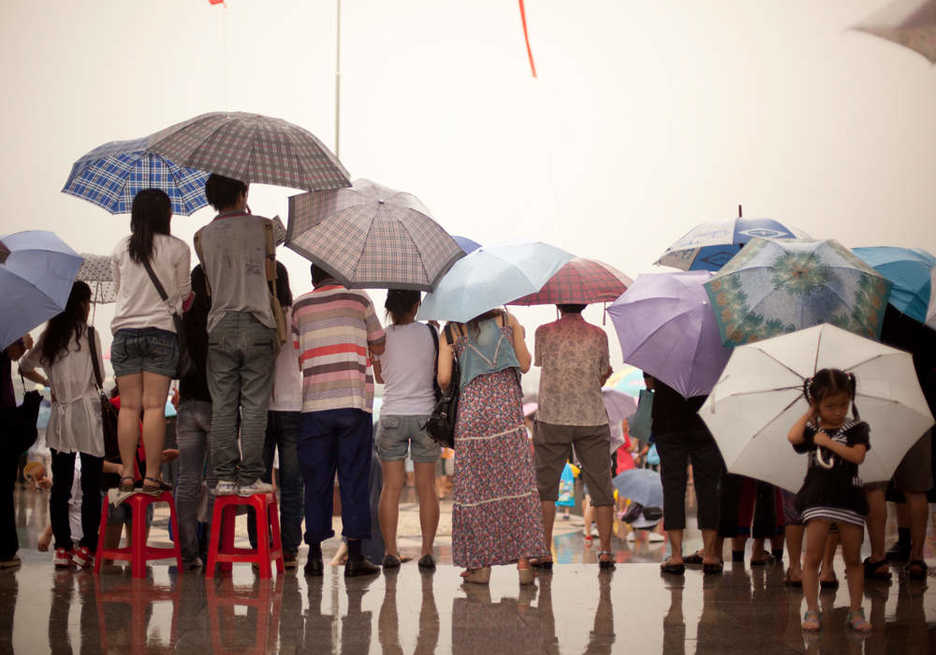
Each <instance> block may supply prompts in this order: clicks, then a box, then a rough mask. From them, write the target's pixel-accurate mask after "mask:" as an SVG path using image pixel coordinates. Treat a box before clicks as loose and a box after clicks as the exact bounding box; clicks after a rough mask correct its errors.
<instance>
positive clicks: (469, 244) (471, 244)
mask: <svg viewBox="0 0 936 655" xmlns="http://www.w3.org/2000/svg"><path fill="white" fill-rule="evenodd" d="M452 238H453V239H455V243H457V244H458V247H459V248H461V249H462V250H464V251H465V254H467V253H470V252H474V251H475V250H477V249H478V248H480V247H481V244H480V243H478V242H477V241H474V240H472V239H469V238H468V237H460V236H453V237H452Z"/></svg>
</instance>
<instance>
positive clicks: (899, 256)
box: [852, 246, 936, 323]
mask: <svg viewBox="0 0 936 655" xmlns="http://www.w3.org/2000/svg"><path fill="white" fill-rule="evenodd" d="M852 252H853V253H855V254H856V255H858V257H859V258H860V259H861V260H862V261H863V262H864V263H865V264H867V265H868V266H870V267H871V268H873V269H874V270H876V271H877V272H878V273H880V274H881V275H883V276H884V277H886V278H887V279H888V280H890V281H891V282H893V283H894V286H893V287H891V292H890V299H889V302H890V304H892V305H893V306H894V307H896V308H897V309H899V310H900V311H901V312H903V313H904V314H906V315H907V316H909V317H910V318H913V319H916V320H917V321H919V322H920V323H925V322H926V308H927V307H928V306H929V302H930V294H931V289H930V277H931V275H932V272H933V267H934V266H936V257H933V256H932V255H931V254H929V253H928V252H926V251H925V250H921V249H919V248H896V247H892V246H880V247H877V248H852Z"/></svg>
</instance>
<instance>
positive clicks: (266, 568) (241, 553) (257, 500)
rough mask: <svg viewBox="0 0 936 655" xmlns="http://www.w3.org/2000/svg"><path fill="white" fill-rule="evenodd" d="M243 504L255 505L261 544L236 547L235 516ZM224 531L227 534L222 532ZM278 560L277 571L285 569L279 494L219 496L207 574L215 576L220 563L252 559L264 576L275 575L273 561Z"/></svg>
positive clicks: (209, 546)
mask: <svg viewBox="0 0 936 655" xmlns="http://www.w3.org/2000/svg"><path fill="white" fill-rule="evenodd" d="M240 505H247V506H248V507H253V509H254V516H255V520H256V522H257V547H256V548H235V547H234V519H235V517H236V516H237V508H238V506H240ZM222 530H223V535H222ZM271 530H272V533H273V547H272V548H270V531H271ZM271 559H272V560H275V561H276V572H277V573H282V572H283V542H282V539H281V538H280V523H279V512H278V511H277V505H276V496H274V495H273V494H254V495H253V496H247V497H242V496H217V497H215V501H214V511H213V512H212V516H211V540H210V541H209V542H208V562H207V563H206V565H205V577H207V578H213V577H214V572H215V565H216V564H228V567H225V568H226V569H229V567H230V564H231V563H233V562H252V563H254V564H256V565H257V566H258V567H259V569H260V578H261V579H266V578H269V577H271V575H272V573H273V572H272V569H271V567H270V560H271Z"/></svg>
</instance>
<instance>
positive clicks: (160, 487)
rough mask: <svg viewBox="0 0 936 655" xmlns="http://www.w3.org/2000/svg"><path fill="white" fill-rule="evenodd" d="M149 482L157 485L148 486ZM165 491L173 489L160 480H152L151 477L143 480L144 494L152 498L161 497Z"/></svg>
mask: <svg viewBox="0 0 936 655" xmlns="http://www.w3.org/2000/svg"><path fill="white" fill-rule="evenodd" d="M147 482H155V483H156V484H146V483H147ZM164 491H172V487H170V486H169V485H168V484H166V483H165V482H163V481H162V480H160V479H159V478H151V477H149V476H146V477H145V478H143V493H145V494H149V495H150V496H159V495H160V494H162V492H164Z"/></svg>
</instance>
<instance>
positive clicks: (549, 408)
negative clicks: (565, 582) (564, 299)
mask: <svg viewBox="0 0 936 655" xmlns="http://www.w3.org/2000/svg"><path fill="white" fill-rule="evenodd" d="M556 307H557V308H558V309H559V312H560V314H561V317H560V318H559V320H558V321H554V322H552V323H547V324H546V325H541V326H540V327H538V328H537V329H536V342H535V355H534V362H533V363H534V365H536V366H540V367H541V368H542V372H541V374H540V386H539V397H538V401H539V409H538V410H537V412H536V424H535V426H534V429H533V458H534V461H535V463H536V485H537V487H539V496H540V501H541V503H542V507H543V533H544V535H545V537H546V548H547V552H548V551H551V550H552V528H553V522H554V521H555V518H556V498H557V497H558V492H559V477H560V476H561V475H562V469H563V468H564V467H565V463H566V458H567V457H568V453H569V446H570V445H571V446H572V447H574V448H575V455H576V457H577V458H578V459H579V461H580V462H581V464H582V473H583V475H584V476H585V484H586V485H588V489H589V493H590V495H591V499H592V505H593V506H594V507H595V510H596V513H597V515H598V521H597V523H598V538H599V539H600V541H601V551H600V552H599V553H598V563H599V565H600V567H601V568H603V569H613V568H614V554H613V553H612V552H611V527H612V525H611V524H612V519H613V509H614V492H613V491H612V487H611V430H610V428H609V427H608V412H607V410H605V406H604V400H603V399H602V396H601V385H603V384H604V383H605V381H606V380H607V379H608V377H609V376H610V375H611V364H610V363H609V359H610V357H609V354H608V335H607V334H605V331H604V330H602V329H601V328H600V327H598V326H596V325H591V324H589V323H586V322H585V320H584V319H583V318H582V310H583V309H585V305H556ZM533 566H534V567H536V568H552V559H542V560H538V561H536V562H533Z"/></svg>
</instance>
